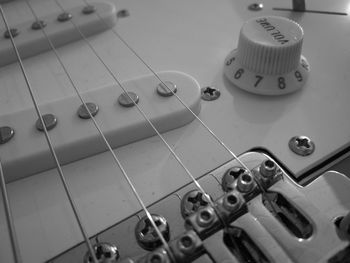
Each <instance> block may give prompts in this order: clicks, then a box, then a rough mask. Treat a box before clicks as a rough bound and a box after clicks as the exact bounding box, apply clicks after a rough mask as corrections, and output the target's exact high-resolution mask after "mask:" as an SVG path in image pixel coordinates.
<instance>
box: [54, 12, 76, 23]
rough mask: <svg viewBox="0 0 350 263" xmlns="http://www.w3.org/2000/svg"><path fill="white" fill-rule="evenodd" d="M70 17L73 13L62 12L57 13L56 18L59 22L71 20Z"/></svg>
mask: <svg viewBox="0 0 350 263" xmlns="http://www.w3.org/2000/svg"><path fill="white" fill-rule="evenodd" d="M72 18H73V15H72V14H71V13H68V12H63V13H61V14H59V15H58V17H57V20H58V21H59V22H66V21H68V20H71V19H72Z"/></svg>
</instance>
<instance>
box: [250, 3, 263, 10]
mask: <svg viewBox="0 0 350 263" xmlns="http://www.w3.org/2000/svg"><path fill="white" fill-rule="evenodd" d="M263 8H264V5H263V4H262V3H254V4H251V5H249V6H248V9H249V10H250V11H260V10H262V9H263Z"/></svg>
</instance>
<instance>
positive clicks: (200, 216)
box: [197, 208, 214, 227]
mask: <svg viewBox="0 0 350 263" xmlns="http://www.w3.org/2000/svg"><path fill="white" fill-rule="evenodd" d="M213 221H214V214H213V212H212V211H211V210H209V209H206V208H204V209H201V210H199V212H198V213H197V224H198V225H199V226H201V227H207V226H210V225H211V223H212V222H213Z"/></svg>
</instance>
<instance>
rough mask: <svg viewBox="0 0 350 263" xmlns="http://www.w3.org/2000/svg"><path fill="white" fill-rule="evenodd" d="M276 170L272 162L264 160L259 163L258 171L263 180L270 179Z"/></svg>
mask: <svg viewBox="0 0 350 263" xmlns="http://www.w3.org/2000/svg"><path fill="white" fill-rule="evenodd" d="M276 169H277V166H276V164H275V163H274V162H273V161H271V160H266V161H264V162H262V163H261V165H260V169H259V171H260V174H261V175H262V176H263V177H264V178H266V179H270V178H272V177H273V176H274V175H275V174H276Z"/></svg>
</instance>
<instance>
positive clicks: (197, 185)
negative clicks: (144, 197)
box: [54, 0, 243, 259]
mask: <svg viewBox="0 0 350 263" xmlns="http://www.w3.org/2000/svg"><path fill="white" fill-rule="evenodd" d="M54 1H55V2H56V4H57V5H58V6H59V7H60V8H61V10H62V11H63V12H66V11H65V9H64V8H63V6H62V5H61V4H60V3H59V2H58V0H54ZM70 22H71V23H72V24H73V26H74V27H75V29H76V30H77V31H78V33H79V34H80V36H81V37H82V39H83V40H84V41H85V43H86V44H87V45H88V46H89V47H90V49H91V50H92V51H93V53H94V54H95V55H96V57H97V58H98V59H99V61H100V62H101V63H102V65H104V67H105V68H106V70H107V71H108V72H109V73H110V75H111V76H112V77H113V78H114V80H115V81H116V82H117V84H118V85H119V86H120V88H122V89H123V91H124V92H125V93H126V95H127V96H128V97H129V99H130V100H131V101H132V102H133V104H134V105H135V106H136V108H137V110H138V111H139V112H140V113H141V115H142V116H143V117H144V119H145V120H146V121H147V122H148V123H149V124H150V126H151V127H152V129H153V130H154V131H155V132H156V133H157V135H158V137H159V138H160V139H161V140H162V142H163V143H164V145H165V146H166V147H167V148H168V150H169V151H170V153H171V154H172V155H173V157H174V158H175V159H176V160H177V162H178V163H179V164H180V165H181V166H182V167H183V169H184V170H185V172H186V173H187V174H188V176H189V177H190V178H191V180H192V181H193V183H194V184H195V185H196V187H197V188H198V189H199V190H200V192H201V193H202V194H203V196H205V197H206V199H207V201H208V203H209V204H210V206H211V207H212V208H213V209H214V210H215V212H216V215H217V216H218V218H219V220H220V222H221V223H222V224H223V226H224V228H225V229H228V225H227V223H226V222H225V220H224V219H223V218H222V216H221V214H220V213H219V212H218V211H216V208H215V205H214V203H213V201H212V200H211V198H210V196H209V195H208V194H207V193H206V192H205V191H204V189H203V188H202V186H201V185H200V184H199V182H198V181H197V180H196V179H195V177H194V176H193V175H192V173H191V172H190V171H189V170H188V169H187V167H186V166H185V165H184V163H183V162H182V161H181V159H180V158H179V157H178V156H177V154H176V153H175V152H174V150H173V149H172V148H171V147H170V145H169V144H168V143H167V142H166V140H165V139H164V138H163V136H162V135H161V134H160V132H159V131H158V130H157V129H156V127H155V126H154V125H153V123H152V122H151V121H150V120H149V118H147V116H146V114H145V113H144V112H143V110H142V109H141V108H140V107H139V106H138V105H137V104H136V103H135V101H134V100H133V99H132V98H131V96H130V95H129V94H128V93H127V91H126V89H125V88H124V87H123V85H122V84H121V82H120V81H119V79H118V78H117V77H116V76H115V74H114V73H113V72H112V70H111V69H110V68H109V67H108V66H107V64H106V63H105V62H104V61H103V59H102V58H101V57H100V56H99V55H98V53H97V52H96V50H95V48H94V47H93V46H92V45H91V43H90V42H89V41H88V40H87V38H86V37H85V35H84V34H83V33H82V32H81V30H80V29H79V27H78V26H77V25H76V24H75V23H74V22H73V21H72V20H70ZM162 83H164V82H162ZM168 89H169V88H168ZM173 94H174V93H173ZM191 112H192V111H191ZM193 114H194V113H193ZM194 115H195V114H194ZM195 116H196V115H195ZM229 237H230V239H231V241H232V243H233V244H234V246H235V247H238V244H237V242H236V240H235V239H234V238H233V237H232V236H231V235H230V236H229ZM166 248H168V245H166ZM170 256H171V254H170ZM237 257H238V258H239V259H243V257H242V254H241V252H240V251H238V252H237Z"/></svg>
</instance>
